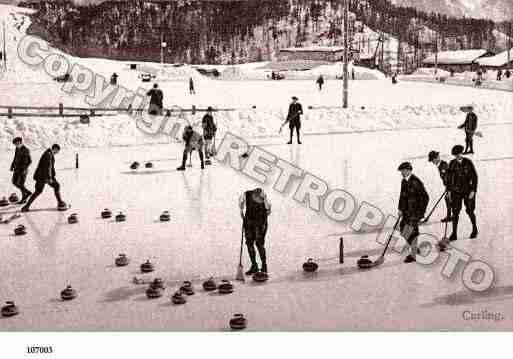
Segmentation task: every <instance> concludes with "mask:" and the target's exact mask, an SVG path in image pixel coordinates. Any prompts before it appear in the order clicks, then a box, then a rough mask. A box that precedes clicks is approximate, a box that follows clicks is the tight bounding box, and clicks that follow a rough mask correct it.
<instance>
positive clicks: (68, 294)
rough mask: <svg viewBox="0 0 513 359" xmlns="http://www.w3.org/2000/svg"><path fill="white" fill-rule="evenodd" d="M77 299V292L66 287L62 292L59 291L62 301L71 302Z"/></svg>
mask: <svg viewBox="0 0 513 359" xmlns="http://www.w3.org/2000/svg"><path fill="white" fill-rule="evenodd" d="M76 297H77V291H76V290H75V289H73V288H71V286H70V285H68V286H67V287H66V288H64V290H62V291H61V299H62V300H72V299H75V298H76Z"/></svg>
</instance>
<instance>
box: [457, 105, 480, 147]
mask: <svg viewBox="0 0 513 359" xmlns="http://www.w3.org/2000/svg"><path fill="white" fill-rule="evenodd" d="M461 109H462V111H463V112H467V116H466V117H465V122H463V123H462V124H461V125H459V126H458V128H459V129H464V130H465V152H463V154H465V155H466V154H467V153H474V134H475V133H476V129H477V115H476V114H475V113H474V107H473V106H464V107H462V108H461Z"/></svg>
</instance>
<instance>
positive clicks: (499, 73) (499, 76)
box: [497, 69, 502, 81]
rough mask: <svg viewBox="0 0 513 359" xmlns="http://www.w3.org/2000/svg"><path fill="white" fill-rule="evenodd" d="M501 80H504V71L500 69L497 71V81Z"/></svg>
mask: <svg viewBox="0 0 513 359" xmlns="http://www.w3.org/2000/svg"><path fill="white" fill-rule="evenodd" d="M501 80H502V70H501V69H499V70H498V71H497V81H501Z"/></svg>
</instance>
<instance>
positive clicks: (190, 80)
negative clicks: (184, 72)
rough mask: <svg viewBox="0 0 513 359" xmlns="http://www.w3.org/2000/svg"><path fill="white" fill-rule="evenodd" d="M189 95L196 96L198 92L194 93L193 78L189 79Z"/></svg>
mask: <svg viewBox="0 0 513 359" xmlns="http://www.w3.org/2000/svg"><path fill="white" fill-rule="evenodd" d="M189 94H191V95H195V94H196V91H194V81H193V80H192V77H189Z"/></svg>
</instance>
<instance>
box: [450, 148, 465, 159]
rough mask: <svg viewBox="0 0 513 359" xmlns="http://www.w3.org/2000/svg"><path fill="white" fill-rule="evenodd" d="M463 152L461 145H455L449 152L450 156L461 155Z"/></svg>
mask: <svg viewBox="0 0 513 359" xmlns="http://www.w3.org/2000/svg"><path fill="white" fill-rule="evenodd" d="M463 151H464V148H463V146H462V145H456V146H454V147H453V148H452V150H451V154H452V155H453V156H456V155H459V154H462V153H463Z"/></svg>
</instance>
